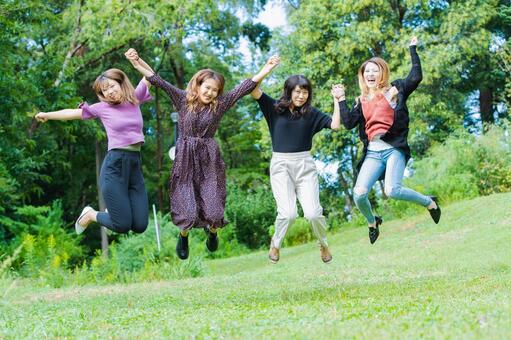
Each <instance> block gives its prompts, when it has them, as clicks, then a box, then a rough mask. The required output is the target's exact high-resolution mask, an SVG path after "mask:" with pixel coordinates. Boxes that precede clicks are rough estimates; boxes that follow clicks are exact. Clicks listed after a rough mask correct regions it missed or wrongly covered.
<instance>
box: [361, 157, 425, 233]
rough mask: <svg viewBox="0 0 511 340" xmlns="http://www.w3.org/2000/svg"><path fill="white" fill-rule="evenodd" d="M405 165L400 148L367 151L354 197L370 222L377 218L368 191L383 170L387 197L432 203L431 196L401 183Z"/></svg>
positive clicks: (419, 202)
mask: <svg viewBox="0 0 511 340" xmlns="http://www.w3.org/2000/svg"><path fill="white" fill-rule="evenodd" d="M405 167H406V163H405V155H404V153H403V152H401V151H400V150H398V149H395V148H392V149H387V150H383V151H370V150H369V151H367V155H366V157H365V159H364V163H363V164H362V167H361V168H360V172H359V174H358V177H357V183H356V184H355V188H354V189H353V199H354V200H355V204H356V205H357V207H358V209H359V210H360V212H361V213H362V215H364V217H365V218H366V219H367V222H368V223H369V224H372V223H374V222H375V218H374V215H373V211H372V209H371V203H369V198H368V193H369V191H370V190H371V188H372V187H373V185H374V183H376V181H377V180H378V178H380V176H381V174H382V173H383V171H385V195H387V197H389V198H394V199H398V200H404V201H410V202H414V203H417V204H420V205H422V206H424V207H427V206H428V205H430V204H431V202H432V200H431V197H429V196H425V195H422V194H420V193H418V192H416V191H413V190H411V189H409V188H405V187H403V186H402V185H401V182H402V180H403V175H404V172H405Z"/></svg>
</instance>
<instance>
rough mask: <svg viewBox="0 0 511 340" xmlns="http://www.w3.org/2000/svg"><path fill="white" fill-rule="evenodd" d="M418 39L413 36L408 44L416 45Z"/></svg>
mask: <svg viewBox="0 0 511 340" xmlns="http://www.w3.org/2000/svg"><path fill="white" fill-rule="evenodd" d="M418 42H419V40H418V39H417V37H416V36H413V37H412V39H411V40H410V46H417V44H418Z"/></svg>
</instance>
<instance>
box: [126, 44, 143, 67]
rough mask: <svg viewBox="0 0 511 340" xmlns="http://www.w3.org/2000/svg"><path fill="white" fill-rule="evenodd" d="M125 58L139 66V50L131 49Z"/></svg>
mask: <svg viewBox="0 0 511 340" xmlns="http://www.w3.org/2000/svg"><path fill="white" fill-rule="evenodd" d="M124 56H125V57H126V59H128V60H129V61H130V62H131V63H132V64H133V65H137V64H138V59H140V57H139V56H138V53H137V50H135V49H134V48H130V49H129V50H127V51H126V53H124Z"/></svg>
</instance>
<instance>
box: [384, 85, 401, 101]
mask: <svg viewBox="0 0 511 340" xmlns="http://www.w3.org/2000/svg"><path fill="white" fill-rule="evenodd" d="M398 93H399V91H398V89H397V87H395V86H392V87H391V88H390V89H389V90H388V92H387V96H388V97H389V98H394V97H395V96H397V94H398Z"/></svg>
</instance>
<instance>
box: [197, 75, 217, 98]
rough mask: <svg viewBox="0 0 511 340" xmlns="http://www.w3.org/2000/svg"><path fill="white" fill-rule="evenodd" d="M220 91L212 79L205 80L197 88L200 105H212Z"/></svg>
mask: <svg viewBox="0 0 511 340" xmlns="http://www.w3.org/2000/svg"><path fill="white" fill-rule="evenodd" d="M219 91H220V85H219V84H218V82H217V81H216V80H215V79H213V78H207V79H205V80H204V81H203V82H202V84H201V85H200V87H199V100H200V101H201V103H202V104H204V105H208V104H210V103H212V102H213V101H214V100H215V99H216V97H218V93H219Z"/></svg>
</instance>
